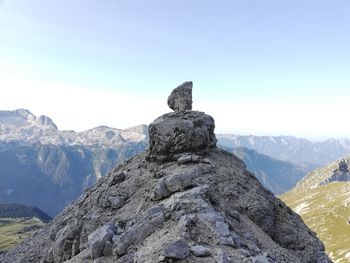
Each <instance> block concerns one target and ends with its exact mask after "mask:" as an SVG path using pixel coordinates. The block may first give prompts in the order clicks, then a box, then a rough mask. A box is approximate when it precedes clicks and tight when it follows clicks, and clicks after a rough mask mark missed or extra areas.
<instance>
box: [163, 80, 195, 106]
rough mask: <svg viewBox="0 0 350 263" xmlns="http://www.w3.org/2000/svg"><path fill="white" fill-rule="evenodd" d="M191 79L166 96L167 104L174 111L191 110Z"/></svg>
mask: <svg viewBox="0 0 350 263" xmlns="http://www.w3.org/2000/svg"><path fill="white" fill-rule="evenodd" d="M192 86H193V84H192V81H187V82H185V83H183V84H181V85H180V86H178V87H177V88H176V89H174V90H173V91H172V92H171V94H170V95H169V97H168V106H169V108H170V109H172V110H174V111H186V110H192Z"/></svg>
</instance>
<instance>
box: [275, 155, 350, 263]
mask: <svg viewBox="0 0 350 263" xmlns="http://www.w3.org/2000/svg"><path fill="white" fill-rule="evenodd" d="M349 168H350V157H346V158H343V159H340V160H338V161H336V162H334V163H332V164H330V165H328V166H325V167H322V168H320V169H317V170H315V171H313V172H311V173H310V174H308V175H307V176H306V177H305V178H304V179H303V180H302V181H301V182H299V183H298V184H297V186H296V187H295V188H294V189H292V190H291V191H289V192H287V193H285V194H283V195H282V196H281V198H282V200H283V201H284V202H285V203H286V204H288V205H289V206H290V207H291V208H292V209H293V210H294V211H295V212H297V213H298V214H300V215H301V217H302V218H303V220H304V221H305V223H306V224H307V225H308V226H309V227H310V228H311V229H312V230H314V231H315V232H316V233H317V235H318V236H319V237H320V239H321V240H322V241H323V242H324V244H325V246H326V251H327V253H328V254H329V256H330V257H331V259H332V260H333V261H334V262H339V263H343V262H350V225H349V224H350V173H349Z"/></svg>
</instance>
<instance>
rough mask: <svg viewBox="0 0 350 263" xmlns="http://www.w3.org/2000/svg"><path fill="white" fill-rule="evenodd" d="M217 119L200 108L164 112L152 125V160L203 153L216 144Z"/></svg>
mask: <svg viewBox="0 0 350 263" xmlns="http://www.w3.org/2000/svg"><path fill="white" fill-rule="evenodd" d="M214 129H215V124H214V119H213V118H212V117H211V116H209V115H207V114H204V113H203V112H198V111H187V112H173V113H168V114H164V115H163V116H161V117H159V118H158V119H156V120H155V121H154V122H152V123H151V124H150V126H149V137H150V141H149V151H150V157H152V159H158V160H161V161H167V160H174V158H177V157H179V156H180V154H183V153H189V152H190V153H199V154H201V153H204V152H206V151H207V150H209V149H210V148H213V147H215V146H216V138H215V134H214Z"/></svg>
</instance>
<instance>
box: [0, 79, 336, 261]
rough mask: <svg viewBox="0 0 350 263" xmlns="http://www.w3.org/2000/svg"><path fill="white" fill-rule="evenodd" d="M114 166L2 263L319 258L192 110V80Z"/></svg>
mask: <svg viewBox="0 0 350 263" xmlns="http://www.w3.org/2000/svg"><path fill="white" fill-rule="evenodd" d="M168 105H169V107H170V108H171V109H173V110H174V112H171V113H166V114H164V115H162V116H160V117H158V118H157V119H156V120H155V121H154V122H152V123H151V124H150V126H149V137H150V140H149V141H150V145H149V148H148V150H146V151H144V152H142V153H139V154H137V155H136V156H134V157H133V158H131V159H129V160H128V161H126V162H124V163H122V164H121V165H119V166H118V167H116V168H115V169H114V170H113V171H112V172H111V173H109V174H108V175H107V176H106V177H101V178H100V179H99V180H98V182H97V183H96V184H95V185H94V186H93V187H92V188H90V189H88V190H87V191H85V192H84V194H82V195H81V196H80V198H79V199H78V200H76V201H75V202H74V203H72V204H71V205H70V206H68V207H67V208H65V210H64V211H63V212H62V213H60V214H59V215H58V216H57V217H56V218H55V219H54V220H53V221H52V222H51V223H49V224H48V225H47V226H45V227H44V228H43V230H41V231H40V232H37V233H36V234H34V235H33V236H32V237H31V238H29V239H27V240H26V241H24V242H23V243H22V244H20V245H19V246H17V247H15V248H13V249H12V250H10V251H9V252H7V253H6V254H4V255H0V262H2V263H9V262H11V263H20V262H26V263H34V262H35V263H37V262H42V263H61V262H67V263H93V262H95V263H96V262H100V263H108V262H115V263H134V262H140V263H141V262H142V263H154V262H159V263H167V262H187V263H212V262H217V263H235V262H241V263H250V262H263V263H265V262H269V263H280V262H281V263H282V262H293V263H329V262H330V260H329V258H328V256H327V255H326V254H325V253H324V247H323V244H322V242H321V241H320V240H319V239H318V238H317V237H316V235H315V234H314V233H313V232H312V231H310V229H308V227H307V226H306V225H305V224H304V223H303V221H302V220H301V218H300V217H299V216H298V215H296V214H295V213H294V212H293V211H292V210H291V209H290V208H289V207H287V206H286V205H285V204H284V203H283V202H281V201H280V200H279V199H278V198H276V197H275V196H274V195H273V194H272V193H271V192H270V191H268V190H266V189H265V188H264V187H263V186H262V185H261V184H260V182H259V181H258V180H257V179H256V178H255V177H254V176H253V174H252V173H250V172H249V171H247V169H246V167H245V165H244V163H243V161H242V160H240V159H239V158H237V157H236V156H235V155H233V154H230V153H228V152H227V151H224V150H221V149H219V148H217V147H216V142H217V141H216V136H215V134H214V129H215V124H214V119H213V118H212V117H211V116H209V115H207V114H205V113H203V112H199V111H192V82H185V83H184V84H182V85H180V86H179V87H177V88H176V89H175V90H174V91H173V92H172V93H171V95H170V96H169V99H168Z"/></svg>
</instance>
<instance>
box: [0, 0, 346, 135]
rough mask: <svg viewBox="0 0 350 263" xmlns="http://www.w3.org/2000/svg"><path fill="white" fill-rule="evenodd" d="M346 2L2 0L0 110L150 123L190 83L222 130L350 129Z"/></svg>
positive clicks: (82, 123) (62, 121)
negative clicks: (176, 91) (178, 89)
mask: <svg viewBox="0 0 350 263" xmlns="http://www.w3.org/2000/svg"><path fill="white" fill-rule="evenodd" d="M349 14H350V2H349V1H348V0H335V1H325V0H309V1H305V0H294V1H291V0H289V1H280V0H264V1H261V0H246V1H234V0H219V1H209V0H168V1H164V0H148V1H143V0H138V1H135V0H125V1H121V0H115V1H114V0H105V1H97V0H75V1H70V0H60V1H54V0H53V1H45V0H31V1H25V0H0V91H1V93H0V110H13V109H16V108H27V109H29V110H30V111H31V112H33V113H34V114H35V115H48V116H49V117H51V118H52V119H53V120H54V122H55V123H56V124H57V125H58V127H59V128H60V129H74V130H85V129H89V128H92V127H95V126H99V125H107V126H111V127H117V128H126V127H129V126H133V125H138V124H142V123H144V124H148V123H150V122H151V121H152V120H154V119H155V118H156V117H158V116H159V115H161V114H162V113H165V112H168V111H170V110H169V109H168V108H167V105H166V99H167V96H168V95H169V93H170V92H171V90H172V89H173V88H175V87H176V86H177V85H178V84H181V83H182V82H183V81H186V80H192V81H193V82H194V90H193V97H194V109H195V110H201V111H205V112H206V113H208V114H210V115H212V116H213V117H214V118H215V120H216V130H217V132H219V133H235V134H253V135H293V136H300V137H307V138H314V139H319V138H327V137H335V138H339V137H347V138H350V124H349V122H348V121H347V119H346V118H347V114H348V113H349V112H350V103H349V102H348V100H349V98H350V73H349V72H350V15H349Z"/></svg>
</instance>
